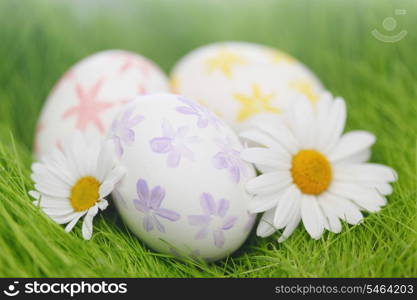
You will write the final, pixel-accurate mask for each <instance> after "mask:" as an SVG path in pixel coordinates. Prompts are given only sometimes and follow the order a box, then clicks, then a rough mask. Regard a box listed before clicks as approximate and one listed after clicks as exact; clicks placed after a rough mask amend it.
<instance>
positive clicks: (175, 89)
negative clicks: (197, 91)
mask: <svg viewBox="0 0 417 300" xmlns="http://www.w3.org/2000/svg"><path fill="white" fill-rule="evenodd" d="M170 86H171V91H172V92H173V93H178V78H177V77H176V76H172V77H171V80H170Z"/></svg>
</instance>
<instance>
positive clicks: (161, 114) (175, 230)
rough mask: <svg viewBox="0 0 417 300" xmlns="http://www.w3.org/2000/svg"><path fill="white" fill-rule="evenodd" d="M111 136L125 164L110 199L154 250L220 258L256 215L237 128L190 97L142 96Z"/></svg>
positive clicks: (233, 246)
mask: <svg viewBox="0 0 417 300" xmlns="http://www.w3.org/2000/svg"><path fill="white" fill-rule="evenodd" d="M107 141H108V143H110V144H113V145H114V149H115V152H116V154H117V155H116V156H117V157H118V158H119V160H120V163H121V165H122V166H124V167H125V168H126V175H125V177H124V178H123V179H122V181H121V182H120V183H119V184H118V186H117V187H116V189H115V191H114V193H113V199H114V202H115V204H116V207H117V208H118V211H119V213H120V215H121V217H122V219H123V220H124V222H125V223H126V224H127V226H128V227H129V228H130V229H131V230H132V231H133V232H134V233H135V234H136V235H137V236H138V237H139V238H140V239H142V240H143V241H145V242H146V244H147V245H148V246H150V247H151V248H152V249H155V250H157V251H160V252H163V253H168V254H173V255H180V256H189V257H193V258H201V259H204V260H207V261H214V260H217V259H221V258H223V257H225V256H227V255H229V254H231V253H232V252H233V251H235V250H236V249H238V248H239V247H240V246H241V245H242V243H243V242H244V241H245V239H246V238H247V236H248V234H249V232H250V230H251V228H252V226H253V223H254V220H255V215H252V214H249V213H248V211H247V203H248V201H249V195H248V194H247V193H246V192H245V189H244V184H245V182H246V181H247V180H249V179H250V178H253V177H254V176H255V172H254V169H253V167H252V166H251V165H250V164H247V163H245V162H244V161H242V160H241V159H240V152H241V151H242V149H243V146H242V144H241V142H240V140H239V139H238V137H237V135H236V134H235V133H234V131H233V130H232V129H231V128H230V127H229V126H228V125H227V124H226V123H225V122H223V121H222V120H220V119H219V118H218V117H217V116H215V115H214V114H213V113H211V112H210V111H209V110H207V109H206V108H205V107H203V106H201V105H199V104H197V103H196V102H194V101H193V100H190V99H187V98H184V97H182V96H178V95H171V94H154V95H147V96H140V97H138V98H136V99H135V100H133V101H132V102H130V103H129V104H126V105H125V106H124V107H123V108H122V110H121V112H120V113H119V115H118V116H117V117H116V119H115V121H114V122H113V125H112V126H111V129H110V130H109V136H108V140H107Z"/></svg>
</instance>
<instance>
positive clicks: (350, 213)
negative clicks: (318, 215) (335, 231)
mask: <svg viewBox="0 0 417 300" xmlns="http://www.w3.org/2000/svg"><path fill="white" fill-rule="evenodd" d="M319 202H320V206H321V207H324V206H326V211H328V212H329V213H330V212H331V213H332V214H335V215H336V216H338V217H339V218H340V219H342V220H344V221H346V222H348V223H349V224H351V225H356V224H358V223H359V222H360V221H361V220H362V218H363V216H362V214H361V212H360V210H359V207H358V206H356V204H354V203H353V202H351V201H350V200H348V199H346V198H343V197H339V196H337V195H334V194H332V193H329V192H324V193H322V194H321V195H320V197H319Z"/></svg>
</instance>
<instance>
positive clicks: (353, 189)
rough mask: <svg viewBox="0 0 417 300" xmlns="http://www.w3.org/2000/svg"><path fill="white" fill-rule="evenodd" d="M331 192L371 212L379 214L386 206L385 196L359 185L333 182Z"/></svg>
mask: <svg viewBox="0 0 417 300" xmlns="http://www.w3.org/2000/svg"><path fill="white" fill-rule="evenodd" d="M329 192H331V193H333V194H335V195H338V196H340V197H344V198H347V199H351V200H352V201H353V202H355V203H356V204H357V205H359V206H360V207H362V208H364V209H366V210H367V211H370V212H377V211H379V210H380V209H381V206H384V205H385V204H386V199H385V198H384V196H382V195H381V194H379V193H378V192H377V191H376V190H375V189H371V188H367V187H364V186H361V185H358V184H352V183H342V182H333V183H332V184H331V186H330V188H329Z"/></svg>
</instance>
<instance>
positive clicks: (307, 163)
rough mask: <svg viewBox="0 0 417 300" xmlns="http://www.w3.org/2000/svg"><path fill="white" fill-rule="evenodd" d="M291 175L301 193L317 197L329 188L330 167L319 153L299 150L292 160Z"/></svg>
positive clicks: (330, 178)
mask: <svg viewBox="0 0 417 300" xmlns="http://www.w3.org/2000/svg"><path fill="white" fill-rule="evenodd" d="M291 175H292V179H293V182H294V183H295V184H296V185H297V187H298V188H299V189H300V190H301V192H303V193H304V194H311V195H319V194H321V193H322V192H324V191H325V190H326V189H327V188H328V187H329V184H330V182H331V180H332V167H331V165H330V163H329V161H328V160H327V158H326V157H325V156H324V155H323V154H321V153H320V152H318V151H316V150H301V151H300V152H298V153H297V154H296V155H294V157H293V158H292V167H291Z"/></svg>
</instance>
